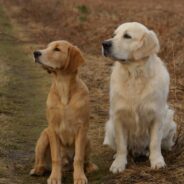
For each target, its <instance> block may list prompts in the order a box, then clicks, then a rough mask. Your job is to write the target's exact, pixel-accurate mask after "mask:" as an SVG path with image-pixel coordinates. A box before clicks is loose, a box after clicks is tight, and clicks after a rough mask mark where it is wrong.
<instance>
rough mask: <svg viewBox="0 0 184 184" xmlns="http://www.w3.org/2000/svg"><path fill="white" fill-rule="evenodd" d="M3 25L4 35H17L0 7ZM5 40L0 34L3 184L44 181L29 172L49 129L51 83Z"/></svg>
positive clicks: (17, 47) (0, 177)
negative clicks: (42, 133) (46, 108)
mask: <svg viewBox="0 0 184 184" xmlns="http://www.w3.org/2000/svg"><path fill="white" fill-rule="evenodd" d="M0 25H1V27H0V28H1V34H2V35H6V37H10V38H12V37H14V36H15V35H14V34H15V33H14V31H13V27H12V25H11V23H10V20H9V19H8V17H7V16H6V15H5V13H4V11H3V8H2V7H1V6H0ZM1 38H2V39H1ZM3 38H4V36H1V35H0V39H1V42H0V53H1V55H0V65H1V70H0V84H2V85H1V88H0V104H1V106H0V121H1V129H0V135H1V138H0V165H1V167H0V173H1V174H0V183H14V184H16V183H19V184H21V183H25V181H27V180H28V179H29V180H30V181H33V183H36V181H37V182H38V180H39V181H40V182H41V181H45V179H43V178H42V179H36V180H35V179H34V178H30V177H29V175H28V173H29V169H30V168H31V165H32V164H33V159H32V158H33V153H34V144H35V142H36V139H37V137H38V135H39V133H40V131H41V130H42V129H43V128H44V127H45V126H46V121H45V116H44V105H45V98H46V90H45V88H48V85H47V84H48V82H44V83H42V82H43V81H46V80H44V79H46V78H45V75H44V73H43V72H40V70H39V69H38V68H37V67H36V66H34V65H33V63H31V57H30V56H28V55H26V54H25V53H24V51H23V48H22V46H21V45H19V44H17V41H16V40H15V39H13V40H12V39H11V40H9V39H3ZM4 78H6V80H5V79H4ZM38 79H41V80H38ZM44 85H45V86H46V87H45V86H44Z"/></svg>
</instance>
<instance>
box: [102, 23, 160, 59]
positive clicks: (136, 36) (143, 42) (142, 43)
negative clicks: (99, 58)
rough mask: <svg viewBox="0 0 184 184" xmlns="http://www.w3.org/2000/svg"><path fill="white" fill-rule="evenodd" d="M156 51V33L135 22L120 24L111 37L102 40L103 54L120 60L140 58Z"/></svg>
mask: <svg viewBox="0 0 184 184" xmlns="http://www.w3.org/2000/svg"><path fill="white" fill-rule="evenodd" d="M158 51H159V41H158V38H157V36H156V34H155V33H154V32H153V31H151V30H148V29H147V28H146V27H145V26H144V25H142V24H140V23H137V22H130V23H124V24H122V25H120V26H119V27H118V28H117V29H116V30H115V32H114V36H113V37H112V38H110V39H108V40H105V41H104V42H102V52H103V55H104V56H106V57H111V58H113V59H115V60H118V61H121V62H126V61H128V60H140V59H142V58H145V57H148V56H150V55H152V54H156V53H158Z"/></svg>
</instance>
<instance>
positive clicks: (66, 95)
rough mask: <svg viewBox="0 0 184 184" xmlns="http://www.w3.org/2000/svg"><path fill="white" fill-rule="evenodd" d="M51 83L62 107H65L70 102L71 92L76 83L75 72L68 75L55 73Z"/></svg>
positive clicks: (66, 73)
mask: <svg viewBox="0 0 184 184" xmlns="http://www.w3.org/2000/svg"><path fill="white" fill-rule="evenodd" d="M53 83H54V85H55V87H56V90H57V92H58V96H59V98H60V100H61V103H62V104H63V105H67V104H68V103H69V101H70V96H71V91H72V89H74V88H75V86H76V83H77V72H75V73H68V72H63V71H57V72H56V73H55V74H54V79H53Z"/></svg>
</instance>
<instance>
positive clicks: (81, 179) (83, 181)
mask: <svg viewBox="0 0 184 184" xmlns="http://www.w3.org/2000/svg"><path fill="white" fill-rule="evenodd" d="M87 183H88V180H87V178H86V176H85V174H80V175H78V176H77V177H75V178H74V184H87Z"/></svg>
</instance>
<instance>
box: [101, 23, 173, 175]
mask: <svg viewBox="0 0 184 184" xmlns="http://www.w3.org/2000/svg"><path fill="white" fill-rule="evenodd" d="M102 45H103V54H104V55H105V56H109V57H111V58H113V59H114V60H115V61H117V62H116V63H115V65H114V67H113V70H112V74H111V81H110V119H109V121H108V122H107V123H106V133H105V139H104V144H107V145H109V146H110V147H112V148H113V149H115V150H116V154H115V159H114V161H113V163H112V165H111V167H110V171H112V172H113V173H119V172H122V171H123V170H124V169H125V167H126V164H127V154H128V150H130V151H131V152H132V153H133V154H145V153H146V151H147V148H149V153H150V154H149V159H150V162H151V168H153V169H159V168H162V167H165V165H166V164H165V161H164V158H163V156H162V153H161V147H162V148H166V149H171V147H172V146H173V144H174V140H173V138H174V135H175V133H176V124H175V122H174V121H173V114H174V112H173V111H172V110H171V109H169V107H168V105H167V98H168V92H169V81H170V79H169V73H168V71H167V69H166V67H165V65H164V64H163V62H162V61H161V59H160V58H159V57H158V56H157V53H158V51H159V41H158V39H157V36H156V34H155V33H154V32H153V31H151V30H148V29H147V28H146V27H145V26H144V25H142V24H140V23H136V22H131V23H125V24H122V25H120V26H119V27H118V28H117V29H116V30H115V32H114V37H113V38H111V39H109V40H106V41H104V42H103V43H102Z"/></svg>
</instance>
